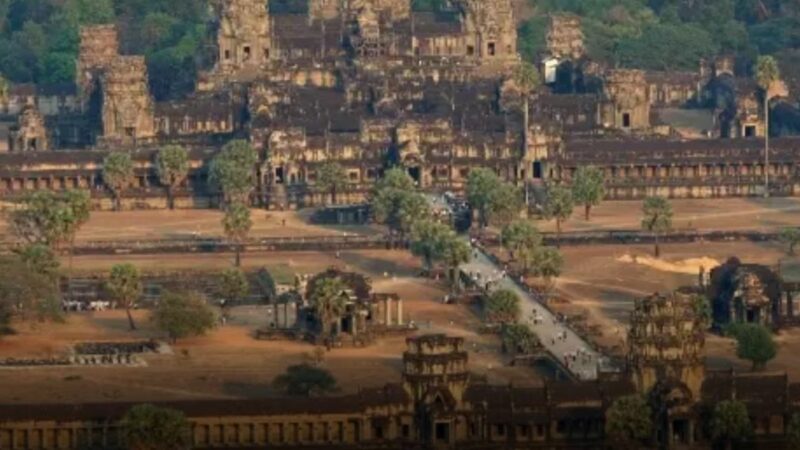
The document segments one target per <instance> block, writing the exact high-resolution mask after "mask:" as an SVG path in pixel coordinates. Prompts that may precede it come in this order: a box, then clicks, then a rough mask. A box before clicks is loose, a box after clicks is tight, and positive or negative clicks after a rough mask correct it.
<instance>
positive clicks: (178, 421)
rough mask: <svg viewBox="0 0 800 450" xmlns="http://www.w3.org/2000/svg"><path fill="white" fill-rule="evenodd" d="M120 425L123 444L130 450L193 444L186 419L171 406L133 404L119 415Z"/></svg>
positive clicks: (169, 449)
mask: <svg viewBox="0 0 800 450" xmlns="http://www.w3.org/2000/svg"><path fill="white" fill-rule="evenodd" d="M121 425H122V434H123V439H124V441H125V448H128V449H131V450H184V449H186V450H188V449H190V448H191V447H192V445H191V443H192V440H191V436H190V427H189V421H187V420H186V416H184V414H183V413H182V412H180V411H177V410H174V409H170V408H162V407H158V406H154V405H150V404H143V405H136V406H134V407H132V408H131V409H129V410H128V412H126V413H125V415H124V416H123V417H122V421H121Z"/></svg>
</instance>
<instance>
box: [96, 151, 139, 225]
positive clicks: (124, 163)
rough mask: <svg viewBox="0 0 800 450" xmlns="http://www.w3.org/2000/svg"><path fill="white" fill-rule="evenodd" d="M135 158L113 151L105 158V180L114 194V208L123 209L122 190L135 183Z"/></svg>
mask: <svg viewBox="0 0 800 450" xmlns="http://www.w3.org/2000/svg"><path fill="white" fill-rule="evenodd" d="M133 169H134V168H133V160H132V159H131V155H130V154H128V153H123V152H112V153H109V154H108V156H106V158H105V159H104V160H103V181H105V183H106V186H108V188H109V189H111V193H112V194H113V195H114V210H115V211H120V210H121V209H122V192H123V191H124V190H125V188H127V187H129V186H130V185H131V183H133V179H134V172H133Z"/></svg>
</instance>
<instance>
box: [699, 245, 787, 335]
mask: <svg viewBox="0 0 800 450" xmlns="http://www.w3.org/2000/svg"><path fill="white" fill-rule="evenodd" d="M781 284H782V283H781V280H780V278H779V277H778V275H777V274H776V273H775V272H773V271H772V270H771V269H770V268H769V267H765V266H761V265H757V264H743V263H742V262H741V261H739V260H738V259H737V258H731V259H730V260H728V261H727V262H726V263H725V264H723V265H721V266H719V267H715V268H714V269H712V270H711V273H710V283H709V286H708V297H709V298H710V299H711V302H712V306H713V312H714V323H715V325H716V326H718V327H724V326H726V325H728V324H732V323H753V324H758V325H764V326H775V327H777V326H779V325H780V324H781V322H782V319H783V317H782V316H783V314H784V313H789V312H790V311H787V310H791V309H792V308H791V307H788V308H783V307H782V301H783V289H782V287H781ZM787 301H788V302H792V299H791V298H787ZM787 315H791V314H787Z"/></svg>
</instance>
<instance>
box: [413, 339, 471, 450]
mask: <svg viewBox="0 0 800 450" xmlns="http://www.w3.org/2000/svg"><path fill="white" fill-rule="evenodd" d="M406 344H407V346H408V347H407V350H406V352H405V353H403V385H404V387H405V389H406V391H407V392H408V394H409V395H410V396H411V398H412V399H413V401H414V405H415V415H416V416H417V420H418V421H419V422H418V423H420V424H421V425H420V429H419V433H420V436H419V437H420V438H422V439H423V440H427V441H430V442H436V444H437V445H438V446H441V445H442V444H447V445H454V444H455V442H456V440H457V439H459V438H460V439H464V438H465V437H466V436H467V429H466V420H464V417H463V416H462V415H460V414H459V411H460V410H463V408H462V405H463V404H464V392H465V391H466V389H467V384H468V383H469V372H468V369H467V352H466V350H465V349H464V338H460V337H450V336H445V335H443V334H431V335H425V336H417V337H412V338H408V339H406Z"/></svg>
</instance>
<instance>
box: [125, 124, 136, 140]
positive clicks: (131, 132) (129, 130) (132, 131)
mask: <svg viewBox="0 0 800 450" xmlns="http://www.w3.org/2000/svg"><path fill="white" fill-rule="evenodd" d="M125 136H127V137H131V138H132V137H136V128H133V127H125Z"/></svg>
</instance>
